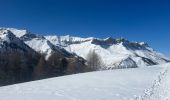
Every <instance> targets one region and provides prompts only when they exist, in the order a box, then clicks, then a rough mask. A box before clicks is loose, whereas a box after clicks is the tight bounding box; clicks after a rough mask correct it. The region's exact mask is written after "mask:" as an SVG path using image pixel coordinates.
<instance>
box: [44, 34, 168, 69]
mask: <svg viewBox="0 0 170 100" xmlns="http://www.w3.org/2000/svg"><path fill="white" fill-rule="evenodd" d="M46 39H48V40H49V41H50V42H51V43H53V44H54V45H61V46H62V47H63V48H65V49H66V50H67V51H69V52H72V53H76V54H77V55H79V56H81V57H83V58H84V59H87V58H88V54H89V52H90V51H95V53H97V54H98V55H99V57H100V58H101V60H102V62H103V65H104V67H105V68H106V69H112V68H127V67H135V66H138V67H140V66H149V65H156V64H161V63H166V62H169V61H170V59H169V58H168V57H165V56H164V55H163V54H161V53H158V52H156V51H155V50H153V49H152V48H151V47H149V45H148V44H147V43H144V42H131V41H128V40H126V39H124V38H119V39H113V38H112V37H109V38H106V39H99V38H92V37H90V38H80V37H72V36H69V35H68V36H46Z"/></svg>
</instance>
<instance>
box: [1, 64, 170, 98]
mask: <svg viewBox="0 0 170 100" xmlns="http://www.w3.org/2000/svg"><path fill="white" fill-rule="evenodd" d="M167 70H168V71H167ZM169 70H170V63H169V64H163V65H157V66H150V67H142V68H131V69H117V70H108V71H98V72H90V73H83V74H75V75H69V76H62V77H57V78H51V79H45V80H39V81H33V82H27V83H22V84H16V85H11V86H5V87H0V98H1V100H136V99H139V100H140V98H139V97H142V96H143V95H144V94H146V93H147V92H146V91H147V90H149V89H150V88H151V87H152V86H153V84H155V83H159V82H158V79H159V78H160V77H161V76H163V75H164V74H163V73H165V72H167V73H168V74H167V75H169V74H170V71H169ZM162 78H163V77H161V79H162ZM166 79H167V80H165V83H164V84H165V86H168V87H169V79H170V78H169V76H167V78H166ZM163 86H164V85H163ZM163 88H164V87H163ZM165 88H166V87H165ZM162 90H163V89H162ZM167 90H168V93H169V88H167ZM142 100H145V99H142ZM149 100H150V99H149ZM153 100H155V99H153ZM158 100H166V99H158Z"/></svg>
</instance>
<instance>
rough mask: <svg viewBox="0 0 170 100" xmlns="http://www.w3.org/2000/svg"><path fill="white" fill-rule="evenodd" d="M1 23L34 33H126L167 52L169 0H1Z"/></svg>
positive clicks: (1, 24) (88, 34)
mask: <svg viewBox="0 0 170 100" xmlns="http://www.w3.org/2000/svg"><path fill="white" fill-rule="evenodd" d="M0 4H1V6H0V27H14V28H22V29H28V30H30V31H31V32H34V33H42V34H55V33H56V34H57V35H66V34H70V35H74V36H82V37H88V36H94V37H101V38H104V37H109V36H112V37H125V38H127V39H129V40H132V41H146V42H148V43H149V44H150V45H151V46H152V47H153V48H154V49H156V50H158V51H160V52H162V53H164V54H166V55H169V56H170V52H169V50H170V46H169V43H170V1H169V0H1V2H0Z"/></svg>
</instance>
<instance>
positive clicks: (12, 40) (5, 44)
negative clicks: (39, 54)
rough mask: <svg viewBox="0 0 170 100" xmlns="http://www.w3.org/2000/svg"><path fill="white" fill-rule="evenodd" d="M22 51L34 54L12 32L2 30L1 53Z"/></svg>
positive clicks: (0, 34)
mask: <svg viewBox="0 0 170 100" xmlns="http://www.w3.org/2000/svg"><path fill="white" fill-rule="evenodd" d="M14 50H17V51H20V52H34V50H33V49H31V48H30V47H29V46H28V45H26V44H25V43H24V42H23V41H22V40H20V39H19V38H18V37H16V36H15V35H14V34H13V33H12V32H11V31H10V30H6V29H3V28H0V51H1V52H7V51H14Z"/></svg>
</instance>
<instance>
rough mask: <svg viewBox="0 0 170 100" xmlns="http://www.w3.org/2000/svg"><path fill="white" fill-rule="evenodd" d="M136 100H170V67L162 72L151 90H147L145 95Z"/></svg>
mask: <svg viewBox="0 0 170 100" xmlns="http://www.w3.org/2000/svg"><path fill="white" fill-rule="evenodd" d="M136 100H170V66H167V67H166V69H165V71H164V72H160V75H159V76H158V78H157V80H155V81H154V84H153V85H152V86H151V88H149V89H147V90H145V92H144V95H142V96H139V97H137V98H136Z"/></svg>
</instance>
